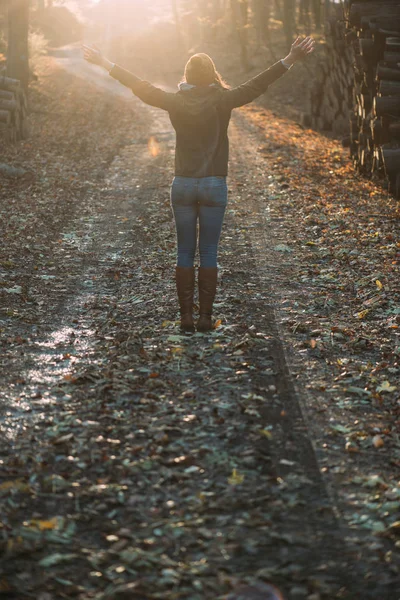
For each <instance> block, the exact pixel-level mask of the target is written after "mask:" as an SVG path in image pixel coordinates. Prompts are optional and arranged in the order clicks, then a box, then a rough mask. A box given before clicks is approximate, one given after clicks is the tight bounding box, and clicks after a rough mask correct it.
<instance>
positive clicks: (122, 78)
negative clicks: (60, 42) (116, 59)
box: [83, 46, 176, 111]
mask: <svg viewBox="0 0 400 600" xmlns="http://www.w3.org/2000/svg"><path fill="white" fill-rule="evenodd" d="M83 53H84V55H83V56H84V58H85V60H87V61H88V62H90V63H92V64H94V65H99V66H100V67H103V69H105V70H106V71H108V72H109V74H110V75H111V77H114V79H117V80H118V81H119V82H120V83H122V84H123V85H125V86H126V87H128V88H130V89H131V90H132V92H133V93H134V94H135V96H137V97H138V98H140V100H142V101H143V102H145V103H146V104H150V106H156V107H157V108H162V109H164V110H167V111H169V110H171V108H172V107H173V105H174V104H175V97H176V95H175V94H171V93H169V92H165V91H164V90H162V89H160V88H158V87H156V86H154V85H152V84H151V83H149V82H148V81H143V79H140V78H139V77H137V76H136V75H134V74H133V73H131V72H130V71H127V70H126V69H123V68H122V67H119V66H118V65H116V64H115V63H112V62H110V61H109V60H108V59H107V58H105V57H104V56H103V55H102V54H101V52H100V51H99V50H98V49H97V48H91V47H90V46H83Z"/></svg>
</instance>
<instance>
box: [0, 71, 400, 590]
mask: <svg viewBox="0 0 400 600" xmlns="http://www.w3.org/2000/svg"><path fill="white" fill-rule="evenodd" d="M116 85H117V84H116ZM115 91H117V87H116V88H115ZM32 103H33V114H32V136H31V138H30V140H29V141H28V142H24V143H23V144H19V145H18V146H17V147H16V148H14V149H9V150H8V151H7V152H8V154H7V155H6V156H5V157H4V158H5V162H9V163H12V164H20V165H21V166H24V167H25V168H28V169H29V171H30V173H31V175H27V176H26V178H24V179H23V180H17V181H11V180H10V181H8V182H4V186H2V189H1V191H0V202H1V213H2V223H3V224H4V235H3V237H2V244H1V256H0V260H1V268H2V270H1V280H0V285H1V287H0V302H1V315H0V320H1V321H0V327H1V331H0V335H1V345H2V353H1V356H2V358H1V366H0V369H1V389H0V394H1V396H0V398H1V414H0V418H1V429H2V436H1V459H0V460H1V471H0V476H1V480H0V502H1V518H0V519H1V520H0V552H1V555H2V560H1V567H0V569H1V576H0V597H5V598H15V599H18V600H25V598H37V599H40V600H53V599H54V600H59V599H62V598H79V599H81V600H87V599H96V600H99V599H103V600H106V599H109V600H111V599H113V600H122V599H125V598H136V599H140V598H142V599H151V598H162V599H174V598H175V599H182V600H183V599H184V600H204V599H210V600H211V599H215V598H223V597H224V595H226V594H227V593H228V592H229V591H230V590H231V589H232V588H233V587H234V586H235V585H236V583H238V582H239V581H251V580H252V579H260V580H268V581H273V582H274V583H276V584H277V585H278V586H279V587H280V588H281V589H282V590H284V592H285V594H286V595H287V597H288V598H290V599H294V600H296V599H299V600H300V599H306V598H307V599H308V600H318V599H319V600H322V599H325V600H328V599H333V598H349V599H355V598H359V599H360V600H361V599H366V598H377V597H379V598H382V599H386V598H387V599H389V598H390V599H393V598H396V597H397V596H396V594H398V589H399V561H398V555H399V554H398V553H399V545H400V544H399V541H398V540H399V537H398V534H399V530H400V525H399V522H398V518H399V517H398V514H399V508H400V486H399V478H398V473H399V470H398V467H399V459H400V457H399V444H398V437H397V435H398V433H397V432H396V426H398V420H399V415H398V410H399V389H398V388H399V368H398V359H399V345H400V344H399V338H398V333H397V332H398V328H397V327H398V324H399V302H398V300H399V298H398V293H399V287H398V273H396V269H398V263H397V262H396V261H398V260H399V259H400V257H399V238H398V220H397V219H398V214H397V212H396V210H397V207H396V205H395V204H394V203H393V202H392V201H391V200H390V199H389V198H387V197H386V196H385V194H384V193H382V192H381V191H380V190H379V189H378V188H375V187H374V186H373V185H372V184H370V183H368V182H365V181H361V180H359V179H357V178H355V177H354V174H353V172H352V170H351V167H350V165H349V163H348V160H347V157H346V153H345V151H343V150H342V149H341V148H340V147H339V145H338V143H337V142H335V141H330V140H327V139H326V138H324V137H323V136H320V135H319V134H316V133H314V132H311V131H305V130H303V129H302V128H300V127H299V126H298V125H296V124H294V123H293V122H291V121H288V120H285V119H284V118H280V117H278V116H277V115H275V114H273V113H271V112H270V111H268V110H266V109H263V108H260V107H254V106H252V107H249V108H247V109H245V110H243V111H241V112H240V113H238V115H237V116H236V117H235V120H234V122H233V124H232V129H231V135H232V161H231V177H230V190H231V193H230V201H229V206H228V211H227V218H226V224H225V229H224V234H223V239H222V244H221V254H220V263H221V273H220V274H221V277H220V286H219V293H218V298H217V303H216V307H215V313H216V317H217V318H218V321H217V327H216V329H215V331H213V332H212V333H211V334H208V335H204V334H195V335H187V336H182V335H181V334H180V332H179V330H178V328H177V321H176V319H177V307H176V300H175V290H174V283H173V272H174V258H175V234H174V228H173V223H172V220H171V212H170V207H169V184H170V180H171V172H172V161H173V145H174V138H173V134H172V132H171V129H170V125H169V124H168V120H167V119H166V117H165V115H163V114H162V113H159V112H157V111H156V110H152V109H143V107H142V105H141V104H140V103H139V102H138V101H136V100H134V99H129V101H127V100H125V99H124V98H123V97H119V96H118V95H117V94H116V93H114V91H113V90H112V89H110V90H108V89H100V88H99V87H98V86H96V85H95V84H94V83H91V82H90V81H83V80H82V79H80V78H78V77H75V76H74V75H73V74H71V73H68V72H66V71H64V70H63V69H62V68H61V67H60V65H59V63H56V62H55V61H54V60H51V59H46V60H44V62H43V65H42V71H41V77H40V79H39V83H38V84H36V86H35V89H34V91H33V97H32ZM2 183H3V182H2Z"/></svg>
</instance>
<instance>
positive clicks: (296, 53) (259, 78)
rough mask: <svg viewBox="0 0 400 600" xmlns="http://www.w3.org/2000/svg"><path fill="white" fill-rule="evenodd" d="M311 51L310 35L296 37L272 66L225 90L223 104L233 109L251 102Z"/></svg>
mask: <svg viewBox="0 0 400 600" xmlns="http://www.w3.org/2000/svg"><path fill="white" fill-rule="evenodd" d="M313 51H314V40H313V39H312V38H311V37H306V38H305V39H304V40H303V41H300V38H297V39H296V41H295V42H293V44H292V46H291V49H290V52H289V54H288V55H287V56H286V57H285V58H284V59H282V60H279V61H278V62H276V63H275V64H274V65H272V67H270V68H269V69H267V70H266V71H263V72H262V73H260V74H259V75H256V77H253V78H252V79H250V80H249V81H246V83H243V84H242V85H239V86H237V87H235V88H232V89H228V90H226V91H225V92H224V94H223V96H222V103H223V105H224V106H226V107H227V108H230V109H233V108H238V107H239V106H243V105H244V104H248V103H249V102H252V101H253V100H255V99H256V98H258V97H259V96H261V94H264V92H266V91H267V89H268V87H269V86H270V85H271V84H272V83H273V82H274V81H276V80H277V79H279V77H282V75H284V73H286V71H287V70H288V69H290V67H291V66H292V65H294V63H296V62H298V61H299V60H303V59H304V58H305V57H306V56H307V55H308V54H311V52H313Z"/></svg>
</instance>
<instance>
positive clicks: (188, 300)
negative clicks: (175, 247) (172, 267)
mask: <svg viewBox="0 0 400 600" xmlns="http://www.w3.org/2000/svg"><path fill="white" fill-rule="evenodd" d="M175 279H176V291H177V292H178V300H179V309H180V313H181V329H182V330H183V331H194V322H193V295H194V279H195V277H194V267H176V271H175Z"/></svg>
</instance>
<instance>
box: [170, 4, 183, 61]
mask: <svg viewBox="0 0 400 600" xmlns="http://www.w3.org/2000/svg"><path fill="white" fill-rule="evenodd" d="M171 8H172V14H173V15H174V20H175V27H176V35H177V38H178V40H179V45H180V46H181V48H182V50H185V42H184V39H183V33H182V27H181V20H180V16H179V10H178V6H177V2H176V0H171Z"/></svg>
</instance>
